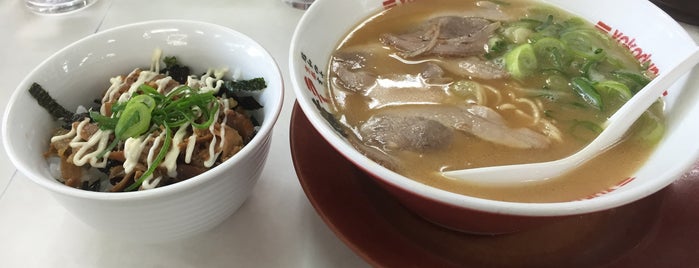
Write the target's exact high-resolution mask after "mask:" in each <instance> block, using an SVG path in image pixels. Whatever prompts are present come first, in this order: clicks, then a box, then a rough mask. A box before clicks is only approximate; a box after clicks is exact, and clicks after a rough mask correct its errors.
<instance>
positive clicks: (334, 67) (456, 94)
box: [328, 0, 662, 202]
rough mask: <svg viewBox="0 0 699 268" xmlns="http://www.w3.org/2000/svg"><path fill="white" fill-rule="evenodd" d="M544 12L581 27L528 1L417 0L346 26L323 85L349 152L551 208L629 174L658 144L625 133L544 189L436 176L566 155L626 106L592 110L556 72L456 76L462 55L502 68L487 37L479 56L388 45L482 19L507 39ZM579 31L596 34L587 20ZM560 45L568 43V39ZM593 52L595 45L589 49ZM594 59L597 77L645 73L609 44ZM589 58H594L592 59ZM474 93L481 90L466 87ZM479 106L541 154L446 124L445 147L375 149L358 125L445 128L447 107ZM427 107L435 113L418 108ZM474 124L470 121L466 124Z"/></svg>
mask: <svg viewBox="0 0 699 268" xmlns="http://www.w3.org/2000/svg"><path fill="white" fill-rule="evenodd" d="M498 3H500V4H498ZM549 15H551V16H552V17H554V18H555V21H554V22H560V23H561V24H566V23H569V24H570V23H573V22H574V23H580V21H579V20H576V19H575V18H574V17H573V16H571V15H570V14H568V13H566V12H563V11H562V10H558V9H554V8H551V7H548V6H544V5H542V4H539V3H535V2H527V1H512V2H507V3H505V4H502V3H501V2H500V1H494V2H489V1H471V0H432V1H414V2H410V3H408V4H404V5H401V6H399V7H395V8H391V9H388V10H385V11H382V12H381V13H379V14H377V15H375V16H372V17H371V18H368V19H367V20H366V21H363V22H361V23H360V24H359V25H358V26H357V27H356V28H355V29H353V30H352V31H351V32H350V33H349V34H348V35H347V37H346V39H344V40H342V41H341V43H340V44H339V46H338V48H337V51H336V52H335V54H334V55H333V57H332V58H331V62H330V69H331V70H330V71H329V72H328V73H329V74H330V75H329V77H328V79H329V80H328V85H329V87H330V89H331V90H330V94H331V99H332V103H333V106H334V108H335V109H336V110H335V111H334V113H335V115H336V118H338V119H339V122H340V123H341V124H343V125H344V127H346V129H347V133H348V134H350V135H349V136H350V140H352V141H354V143H355V147H357V148H358V149H359V150H360V151H363V152H364V153H365V154H366V155H367V156H369V157H370V158H372V159H374V160H376V161H377V162H379V163H381V164H383V165H384V166H386V167H388V168H390V169H392V170H394V171H396V172H398V173H400V174H403V175H405V176H407V177H409V178H412V179H414V180H416V181H419V182H422V183H425V184H427V185H431V186H434V187H437V188H441V189H444V190H447V191H451V192H455V193H460V194H464V195H469V196H475V197H482V198H487V199H496V200H504V201H518V202H557V201H568V200H575V199H581V198H587V197H589V196H591V195H594V194H596V193H599V192H602V191H604V190H606V189H608V188H610V187H613V186H615V185H617V184H619V183H620V182H622V181H624V180H626V179H627V178H628V177H630V176H632V175H633V172H634V171H635V170H636V169H638V167H639V166H640V165H642V164H643V162H644V161H645V160H646V158H647V157H648V155H649V154H650V152H651V151H652V149H653V147H654V144H655V143H653V142H648V141H647V140H645V139H642V138H638V137H637V136H639V135H640V134H629V135H627V136H628V137H627V138H626V139H624V140H623V141H622V142H620V143H619V144H617V145H616V146H615V147H613V148H611V149H609V150H608V151H607V152H605V153H604V154H602V155H600V156H599V157H597V158H596V159H594V160H592V161H590V162H588V163H587V164H585V165H584V166H582V167H580V168H578V169H576V170H575V171H573V172H571V173H570V174H566V175H564V176H562V177H560V178H555V179H550V180H548V181H546V182H543V183H524V184H518V185H512V186H508V187H501V186H500V187H492V186H485V185H476V184H470V183H465V182H461V181H456V180H453V179H450V178H446V177H444V176H442V175H441V174H440V171H442V170H452V169H464V168H473V167H482V166H494V165H506V164H515V163H530V162H542V161H551V160H556V159H559V158H563V157H566V156H568V155H570V154H572V153H575V152H576V151H578V150H580V149H582V147H584V146H585V145H586V144H587V143H589V142H590V141H591V140H592V139H593V138H594V137H595V136H596V135H597V132H598V131H599V129H597V128H596V126H601V125H602V124H603V122H604V121H605V120H606V119H607V117H608V116H610V115H611V114H613V112H614V111H615V110H616V108H618V107H619V106H620V105H622V104H623V101H620V102H616V101H615V100H613V99H612V101H609V99H607V100H606V101H605V103H604V106H601V107H597V108H590V107H589V105H588V104H589V102H588V103H586V101H588V100H586V99H585V98H581V96H580V95H578V94H575V91H574V90H572V89H571V90H568V89H569V88H570V87H574V85H571V84H572V83H569V82H567V81H566V82H561V81H559V80H561V79H562V78H565V77H567V76H565V75H560V74H559V73H557V72H549V71H544V72H541V73H535V74H531V75H528V76H526V77H524V78H515V77H513V76H514V74H513V73H510V75H508V76H506V77H503V78H498V79H490V78H482V77H478V75H463V74H460V73H459V69H455V68H459V66H464V65H463V64H464V63H463V62H464V60H463V59H464V58H466V59H467V60H466V61H470V60H472V59H474V58H478V59H479V60H477V61H476V62H477V63H482V62H486V61H487V62H492V63H495V65H493V66H495V67H498V68H500V69H506V68H505V67H503V66H502V64H503V61H504V60H503V58H504V57H505V56H503V54H502V53H500V55H492V54H497V53H492V54H491V55H488V53H489V50H492V49H493V46H494V43H493V40H494V38H493V37H492V36H491V37H490V38H489V40H488V43H487V44H486V45H485V47H484V48H483V51H482V53H481V52H479V53H477V54H478V55H475V56H466V57H455V56H450V55H447V56H444V55H424V54H423V55H418V56H414V55H408V54H409V52H405V51H399V50H396V49H395V48H393V47H390V46H388V45H386V42H385V40H386V39H387V37H386V35H385V34H387V33H394V34H401V33H409V32H411V31H414V30H415V29H419V28H420V27H421V26H420V25H422V24H424V23H425V22H426V21H429V20H430V19H433V18H437V17H444V16H449V17H451V16H457V17H476V18H485V19H486V20H487V21H488V22H496V23H498V25H499V29H498V30H497V31H496V32H495V34H498V35H505V36H511V35H510V34H512V33H508V32H507V31H508V29H513V25H516V24H517V23H527V22H528V20H546V18H548V17H549ZM476 22H480V21H476ZM486 24H488V23H486ZM576 27H577V26H576ZM584 27H588V28H589V29H592V30H594V27H593V26H592V25H591V24H589V23H587V22H586V23H585V25H584ZM514 29H515V30H513V31H511V32H516V31H517V28H514ZM441 32H444V30H441ZM430 34H434V31H431V30H427V31H426V32H425V34H423V35H422V36H420V38H424V39H429V38H430ZM516 35H517V34H516V33H515V34H514V36H515V38H517V37H516ZM529 36H530V39H529V41H524V42H522V41H521V40H516V42H515V41H512V40H511V41H510V43H512V44H510V46H511V47H517V46H519V45H522V44H526V43H527V42H529V43H535V42H539V41H532V38H533V37H531V36H532V35H531V34H530V35H529ZM571 36H572V34H569V35H568V36H566V37H565V38H568V39H570V38H573V37H571ZM539 40H541V39H539ZM382 42H383V43H382ZM517 42H519V43H517ZM541 42H543V41H541ZM567 44H568V45H569V46H570V44H571V43H567ZM417 49H418V50H419V49H421V48H420V47H418V48H417ZM598 52H599V49H597V50H595V51H593V53H598ZM601 53H604V60H600V62H599V63H594V64H595V66H594V67H595V68H597V70H600V71H596V72H604V71H605V70H606V69H609V70H611V69H614V70H616V69H617V68H621V69H624V70H628V71H629V72H635V73H643V71H644V70H643V66H642V64H640V63H639V62H638V61H636V60H635V59H634V58H633V57H632V56H631V55H630V53H628V51H627V50H625V49H624V48H623V47H621V45H619V44H617V43H610V46H608V47H605V48H604V51H603V52H601ZM592 57H596V55H594V54H592ZM612 59H613V60H612ZM571 61H572V63H571V65H576V64H578V63H576V62H575V60H571ZM585 63H587V62H586V61H580V63H579V64H578V65H579V67H580V69H585V68H588V67H585V66H586V65H585ZM435 64H436V65H437V66H439V67H440V68H438V69H440V70H441V73H440V72H437V73H438V74H439V75H436V76H432V75H431V74H429V72H428V71H427V70H431V69H430V68H433V65H435ZM498 64H499V65H498ZM508 64H509V63H508ZM542 64H547V63H546V62H542V61H541V60H539V65H540V66H541V65H542ZM455 66H456V67H455ZM491 67H492V66H491ZM496 69H497V68H496ZM454 70H456V71H454ZM343 72H344V74H345V75H346V74H347V73H348V72H349V73H350V74H351V76H349V77H351V78H352V79H355V78H356V79H355V80H358V81H360V82H358V83H354V81H355V80H352V79H350V78H347V77H348V76H343ZM575 72H577V71H573V73H575ZM365 74H369V77H370V78H368V79H375V80H371V83H368V84H370V85H368V86H366V85H363V84H361V81H363V80H362V79H364V80H366V79H367V78H366V76H360V75H365ZM589 76H590V77H592V78H591V79H590V80H595V79H598V78H599V79H601V78H600V77H602V76H603V74H591V75H589ZM350 80H351V81H350ZM599 84H602V83H600V81H594V85H595V86H597V85H599ZM557 86H560V87H564V88H566V90H558V89H557V88H555V87H557ZM474 87H475V88H478V90H472V89H473V88H474ZM464 88H465V89H466V90H465V91H464V90H463V89H464ZM481 106H482V107H488V108H489V109H491V110H492V111H495V112H496V113H497V114H499V115H500V116H502V118H503V119H504V121H505V123H504V126H506V127H507V128H509V129H526V130H527V131H533V132H535V133H537V134H538V135H539V136H541V137H546V138H547V140H548V142H547V144H546V145H545V146H543V145H542V146H541V147H545V148H539V147H537V146H539V145H532V147H531V148H514V147H513V146H508V145H503V144H497V142H495V143H494V142H492V141H488V140H484V139H483V138H482V137H478V135H474V134H473V133H469V132H468V131H460V130H459V129H456V130H453V131H452V130H451V129H449V128H448V127H447V129H449V130H445V131H437V132H438V134H439V133H442V134H443V133H446V134H444V136H445V137H446V138H448V139H449V142H446V143H448V144H447V145H444V146H441V145H439V144H437V145H434V144H427V145H425V144H422V143H421V144H420V146H423V147H420V148H421V149H419V150H405V149H401V148H399V145H396V144H393V143H392V142H387V143H386V142H384V143H382V144H379V145H377V143H376V141H373V142H372V141H370V138H368V136H367V135H366V133H364V131H363V129H362V126H365V125H366V124H368V122H372V119H373V118H374V117H376V116H377V115H384V114H388V115H391V116H410V115H416V116H414V117H411V118H413V119H414V118H422V119H424V118H427V119H434V118H440V119H439V120H438V121H440V120H441V121H440V122H445V121H448V120H451V119H444V116H445V115H450V114H451V113H452V112H455V111H458V110H454V107H459V108H458V109H466V108H468V107H481ZM425 107H428V108H427V109H434V110H435V111H434V112H425V111H424V110H425V109H424V108H425ZM464 107H466V108H464ZM653 109H654V111H655V114H662V111H661V110H662V103H660V102H659V103H658V105H656V106H655V107H654V108H653ZM416 111H417V112H416ZM462 112H463V110H462ZM660 116H661V115H660ZM657 117H659V116H655V117H653V118H657ZM401 118H402V117H401ZM401 120H402V119H401ZM458 120H460V119H457V121H458ZM496 121H497V120H496ZM640 121H644V120H640ZM645 121H648V120H645ZM450 122H451V121H450ZM421 123H422V121H420V123H410V122H409V123H407V124H406V125H407V126H406V127H405V128H404V129H402V131H400V132H402V133H405V132H411V131H418V130H416V129H419V131H423V130H424V131H425V132H429V130H425V129H434V127H433V126H432V125H430V124H428V123H426V124H427V125H426V126H424V127H423V128H420V127H421V126H422V125H421ZM479 125H480V124H479V123H477V124H475V125H474V126H472V127H478V126H479ZM651 125H652V123H651ZM380 126H381V127H384V126H383V125H380ZM646 128H648V126H645V125H644V124H643V122H640V123H637V124H635V125H634V128H633V129H632V131H631V132H639V133H643V132H644V131H645V130H644V129H646ZM447 132H448V133H447ZM646 132H647V131H646ZM420 133H422V132H420ZM424 148H426V149H424Z"/></svg>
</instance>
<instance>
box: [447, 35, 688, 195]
mask: <svg viewBox="0 0 699 268" xmlns="http://www.w3.org/2000/svg"><path fill="white" fill-rule="evenodd" d="M697 63H699V47H697V48H695V49H694V50H693V51H691V53H689V55H688V56H687V57H686V58H685V59H684V60H682V61H681V62H680V63H678V64H677V65H675V66H674V67H673V68H670V69H668V70H667V71H665V72H663V73H662V74H660V75H659V76H658V77H656V78H655V79H653V80H652V81H651V82H650V83H649V84H648V85H646V86H645V87H644V88H643V89H642V90H641V91H639V92H638V93H636V95H634V96H633V97H632V98H631V99H630V100H629V101H627V102H626V103H625V104H624V105H623V106H622V107H621V108H619V110H617V111H616V113H614V114H613V115H612V116H611V117H610V118H609V119H608V120H607V122H606V124H605V125H606V126H605V128H604V130H603V131H602V133H600V135H599V136H597V138H595V139H594V140H593V141H592V142H591V143H590V144H588V145H587V146H586V147H585V148H583V149H582V150H580V151H578V152H577V153H575V154H572V155H570V156H568V157H565V158H562V159H559V160H554V161H549V162H539V163H531V164H517V165H505V166H492V167H483V168H472V169H462V170H452V171H444V172H443V173H442V174H443V175H444V176H447V177H450V178H454V179H458V180H463V181H469V182H475V183H481V184H489V185H508V184H509V185H511V184H515V183H521V182H534V181H543V180H547V179H550V178H554V177H557V176H560V175H562V174H564V173H566V172H568V171H570V170H573V169H574V168H576V167H578V166H580V165H581V164H583V163H585V162H586V161H588V160H590V159H592V158H594V157H595V156H597V155H598V154H599V153H601V152H603V151H604V150H606V149H607V148H609V147H610V146H612V145H614V144H615V143H616V142H618V141H619V139H621V137H622V136H623V135H624V133H626V130H628V129H629V127H631V125H632V124H633V123H634V122H635V121H636V119H638V117H640V116H641V115H642V114H643V112H645V111H646V110H647V109H648V107H650V105H651V104H653V103H654V102H655V101H656V100H657V99H658V98H659V97H660V95H661V94H662V93H663V91H665V90H666V89H667V88H669V87H670V86H672V84H673V83H674V82H675V81H676V80H677V79H679V78H680V77H681V76H682V75H683V74H685V73H687V72H688V71H689V70H690V69H691V68H693V67H694V66H695V65H696V64H697Z"/></svg>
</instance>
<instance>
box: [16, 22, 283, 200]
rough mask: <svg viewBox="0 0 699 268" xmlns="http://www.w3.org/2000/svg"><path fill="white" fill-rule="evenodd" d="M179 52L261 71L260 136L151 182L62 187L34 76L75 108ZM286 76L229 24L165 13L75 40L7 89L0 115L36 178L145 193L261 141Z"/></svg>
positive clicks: (199, 65)
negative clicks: (158, 56)
mask: <svg viewBox="0 0 699 268" xmlns="http://www.w3.org/2000/svg"><path fill="white" fill-rule="evenodd" d="M156 48H160V49H162V51H163V55H165V56H177V57H178V59H179V60H180V62H182V63H183V64H185V65H188V66H190V67H191V68H192V71H193V72H201V73H203V72H206V70H207V68H221V67H228V68H229V69H230V70H231V71H230V72H229V78H230V76H231V74H232V73H233V71H234V70H236V69H239V70H240V79H250V78H254V77H264V78H265V80H266V81H267V89H265V90H264V91H263V93H261V94H260V95H259V99H258V100H259V102H260V103H261V104H262V105H263V106H264V109H262V110H260V112H259V113H258V114H257V115H256V116H257V118H258V120H260V121H261V124H262V125H261V127H260V130H259V132H258V135H257V136H256V137H255V138H254V139H253V140H252V141H251V142H250V143H249V144H248V145H247V146H246V147H244V148H243V149H242V150H241V151H240V152H239V153H238V154H236V155H235V156H234V157H232V158H231V159H229V160H228V161H226V162H224V163H222V164H221V165H219V166H218V167H216V168H213V169H212V170H210V171H208V172H206V173H205V174H203V175H200V176H197V177H194V178H192V179H189V180H186V181H183V182H180V183H176V184H173V185H169V186H167V187H161V188H156V189H153V190H149V191H140V192H130V193H96V192H90V191H83V190H77V189H73V188H70V187H66V186H65V185H62V184H60V183H58V182H56V181H55V180H54V179H53V178H52V177H51V175H50V174H49V171H48V167H47V162H46V160H45V159H44V158H43V157H42V154H43V153H44V152H45V151H46V150H47V148H48V140H49V138H50V136H51V133H52V131H53V129H54V128H55V127H56V126H57V124H56V123H55V122H54V120H53V119H52V118H51V117H50V115H49V114H48V113H47V112H46V111H45V110H44V109H43V108H41V107H40V106H39V105H38V104H37V102H36V101H35V100H34V99H33V98H32V97H31V96H30V95H29V94H28V92H27V89H28V88H29V86H30V85H31V84H32V82H37V83H39V84H40V85H42V86H43V87H44V88H45V89H46V90H47V91H48V92H49V93H50V94H51V95H52V96H53V97H54V98H55V99H56V100H57V102H58V103H60V104H62V105H64V106H65V107H67V109H68V110H75V108H76V107H78V105H81V104H82V105H86V104H91V103H92V101H93V100H94V99H96V98H100V95H101V94H102V93H103V92H104V91H105V90H106V89H107V88H108V87H109V78H111V77H114V76H117V75H125V74H128V73H129V72H131V71H132V70H133V69H134V68H136V67H141V68H142V69H148V68H149V66H150V59H151V57H152V55H153V51H154V50H155V49H156ZM282 99H283V83H282V77H281V73H280V71H279V68H278V66H277V63H276V62H275V60H274V59H273V58H272V57H271V55H270V54H269V53H268V52H267V51H266V50H265V49H264V48H263V47H261V46H260V45H259V44H258V43H257V42H255V41H253V40H252V39H250V38H249V37H247V36H245V35H243V34H241V33H239V32H237V31H234V30H232V29H229V28H226V27H222V26H218V25H214V24H209V23H203V22H195V21H182V20H162V21H149V22H143V23H137V24H131V25H126V26H121V27H117V28H113V29H109V30H106V31H104V32H100V33H97V34H94V35H91V36H88V37H86V38H84V39H83V40H80V41H77V42H76V43H74V44H71V45H70V46H68V47H66V48H64V49H62V50H60V51H58V52H57V53H55V54H54V55H52V56H51V57H50V58H48V59H46V60H45V61H44V62H42V63H41V64H40V65H39V66H38V67H37V68H36V69H34V70H33V71H32V72H31V73H30V74H29V75H28V76H27V77H26V78H25V79H24V80H23V81H22V82H21V83H20V84H19V86H18V87H17V89H16V91H15V92H14V94H13V95H12V98H11V100H10V101H9V105H8V107H7V110H6V112H5V118H4V119H3V142H4V145H5V148H6V150H7V152H8V154H9V156H10V159H11V160H12V161H13V163H14V164H15V166H17V168H18V169H19V170H20V171H21V172H22V173H24V174H26V175H27V176H28V177H29V178H31V179H32V180H34V181H35V182H37V183H39V184H41V185H42V186H45V187H47V188H49V189H51V190H52V191H55V192H58V193H61V194H66V195H72V196H78V197H85V198H95V199H101V200H109V199H115V200H118V199H125V198H126V199H128V198H131V199H133V198H144V197H146V196H148V197H149V198H152V197H157V196H159V195H163V194H172V193H173V192H178V191H183V190H184V189H187V188H189V187H191V186H192V185H193V184H198V183H201V182H202V181H204V180H208V179H211V178H216V177H220V175H221V174H220V173H221V171H223V170H225V166H227V165H232V164H233V162H235V161H237V159H239V158H244V157H246V155H248V154H250V151H252V150H253V149H252V148H255V147H257V146H259V144H261V143H263V142H265V140H266V137H267V136H268V135H269V133H270V132H271V131H272V128H273V126H274V124H275V122H276V119H277V117H278V116H279V113H280V111H281V106H282Z"/></svg>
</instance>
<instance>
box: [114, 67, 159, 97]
mask: <svg viewBox="0 0 699 268" xmlns="http://www.w3.org/2000/svg"><path fill="white" fill-rule="evenodd" d="M157 75H158V73H156V72H151V71H141V73H139V74H138V79H136V81H135V82H134V83H133V84H131V87H129V90H128V91H126V92H124V93H123V94H121V96H119V102H124V101H128V100H129V99H131V95H132V94H133V93H134V92H136V90H138V87H139V86H141V85H142V84H143V83H145V82H148V81H151V80H153V78H155V77H156V76H157Z"/></svg>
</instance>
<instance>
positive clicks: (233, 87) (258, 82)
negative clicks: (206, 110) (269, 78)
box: [219, 77, 267, 96]
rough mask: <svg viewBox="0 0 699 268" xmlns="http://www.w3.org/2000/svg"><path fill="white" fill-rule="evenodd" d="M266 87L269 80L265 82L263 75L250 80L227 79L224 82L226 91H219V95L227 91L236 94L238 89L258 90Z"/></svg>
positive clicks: (230, 94) (231, 94) (229, 93)
mask: <svg viewBox="0 0 699 268" xmlns="http://www.w3.org/2000/svg"><path fill="white" fill-rule="evenodd" d="M266 87H267V82H265V79H264V78H262V77H257V78H253V79H250V80H238V81H225V82H223V88H224V89H225V92H219V95H220V94H223V93H226V94H228V95H229V96H234V95H235V92H236V91H258V90H262V89H265V88H266Z"/></svg>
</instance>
